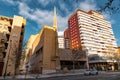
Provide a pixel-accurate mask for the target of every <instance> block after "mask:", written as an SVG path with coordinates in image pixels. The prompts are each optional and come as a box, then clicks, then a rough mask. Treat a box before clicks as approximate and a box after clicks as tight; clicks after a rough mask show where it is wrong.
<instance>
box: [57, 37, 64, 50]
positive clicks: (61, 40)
mask: <svg viewBox="0 0 120 80" xmlns="http://www.w3.org/2000/svg"><path fill="white" fill-rule="evenodd" d="M58 48H62V49H64V48H65V47H64V37H63V36H58Z"/></svg>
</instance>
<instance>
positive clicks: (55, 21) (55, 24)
mask: <svg viewBox="0 0 120 80" xmlns="http://www.w3.org/2000/svg"><path fill="white" fill-rule="evenodd" d="M53 27H54V28H56V29H57V16H56V7H55V6H54V20H53Z"/></svg>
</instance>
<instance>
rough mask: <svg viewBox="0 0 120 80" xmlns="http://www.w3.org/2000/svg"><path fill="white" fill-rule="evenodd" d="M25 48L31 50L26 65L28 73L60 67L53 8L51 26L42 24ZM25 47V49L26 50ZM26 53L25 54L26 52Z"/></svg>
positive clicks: (44, 71) (53, 69)
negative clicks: (29, 44)
mask: <svg viewBox="0 0 120 80" xmlns="http://www.w3.org/2000/svg"><path fill="white" fill-rule="evenodd" d="M31 45H32V46H31V47H32V48H31V47H28V48H27V49H29V50H30V48H31V49H32V50H31V54H32V55H30V59H28V61H27V64H26V66H28V67H27V71H29V72H30V73H42V74H46V73H52V72H56V71H57V70H58V69H60V63H59V57H58V38H57V19H56V9H54V22H53V27H50V26H44V27H43V28H42V30H41V31H40V33H39V34H38V35H37V36H36V38H35V39H34V40H33V43H32V44H31ZM27 49H26V51H27ZM26 55H27V54H26Z"/></svg>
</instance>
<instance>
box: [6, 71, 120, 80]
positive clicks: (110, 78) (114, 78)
mask: <svg viewBox="0 0 120 80" xmlns="http://www.w3.org/2000/svg"><path fill="white" fill-rule="evenodd" d="M7 80H10V79H7ZM11 80H13V79H11ZM14 80H120V72H119V73H118V72H106V73H99V74H98V75H90V76H84V75H83V74H80V75H69V76H59V77H50V78H39V79H14Z"/></svg>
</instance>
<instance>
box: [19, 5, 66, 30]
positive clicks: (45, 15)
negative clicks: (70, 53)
mask: <svg viewBox="0 0 120 80" xmlns="http://www.w3.org/2000/svg"><path fill="white" fill-rule="evenodd" d="M19 14H20V15H22V16H24V17H26V18H28V19H31V20H33V21H35V22H37V23H38V26H40V27H42V26H43V25H50V26H52V25H53V11H48V10H41V9H35V10H34V9H31V8H30V7H29V6H28V5H27V4H26V3H19ZM67 19H68V16H66V17H62V16H61V15H59V14H57V22H58V31H64V29H65V28H66V27H67ZM41 25H42V26H41Z"/></svg>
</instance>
